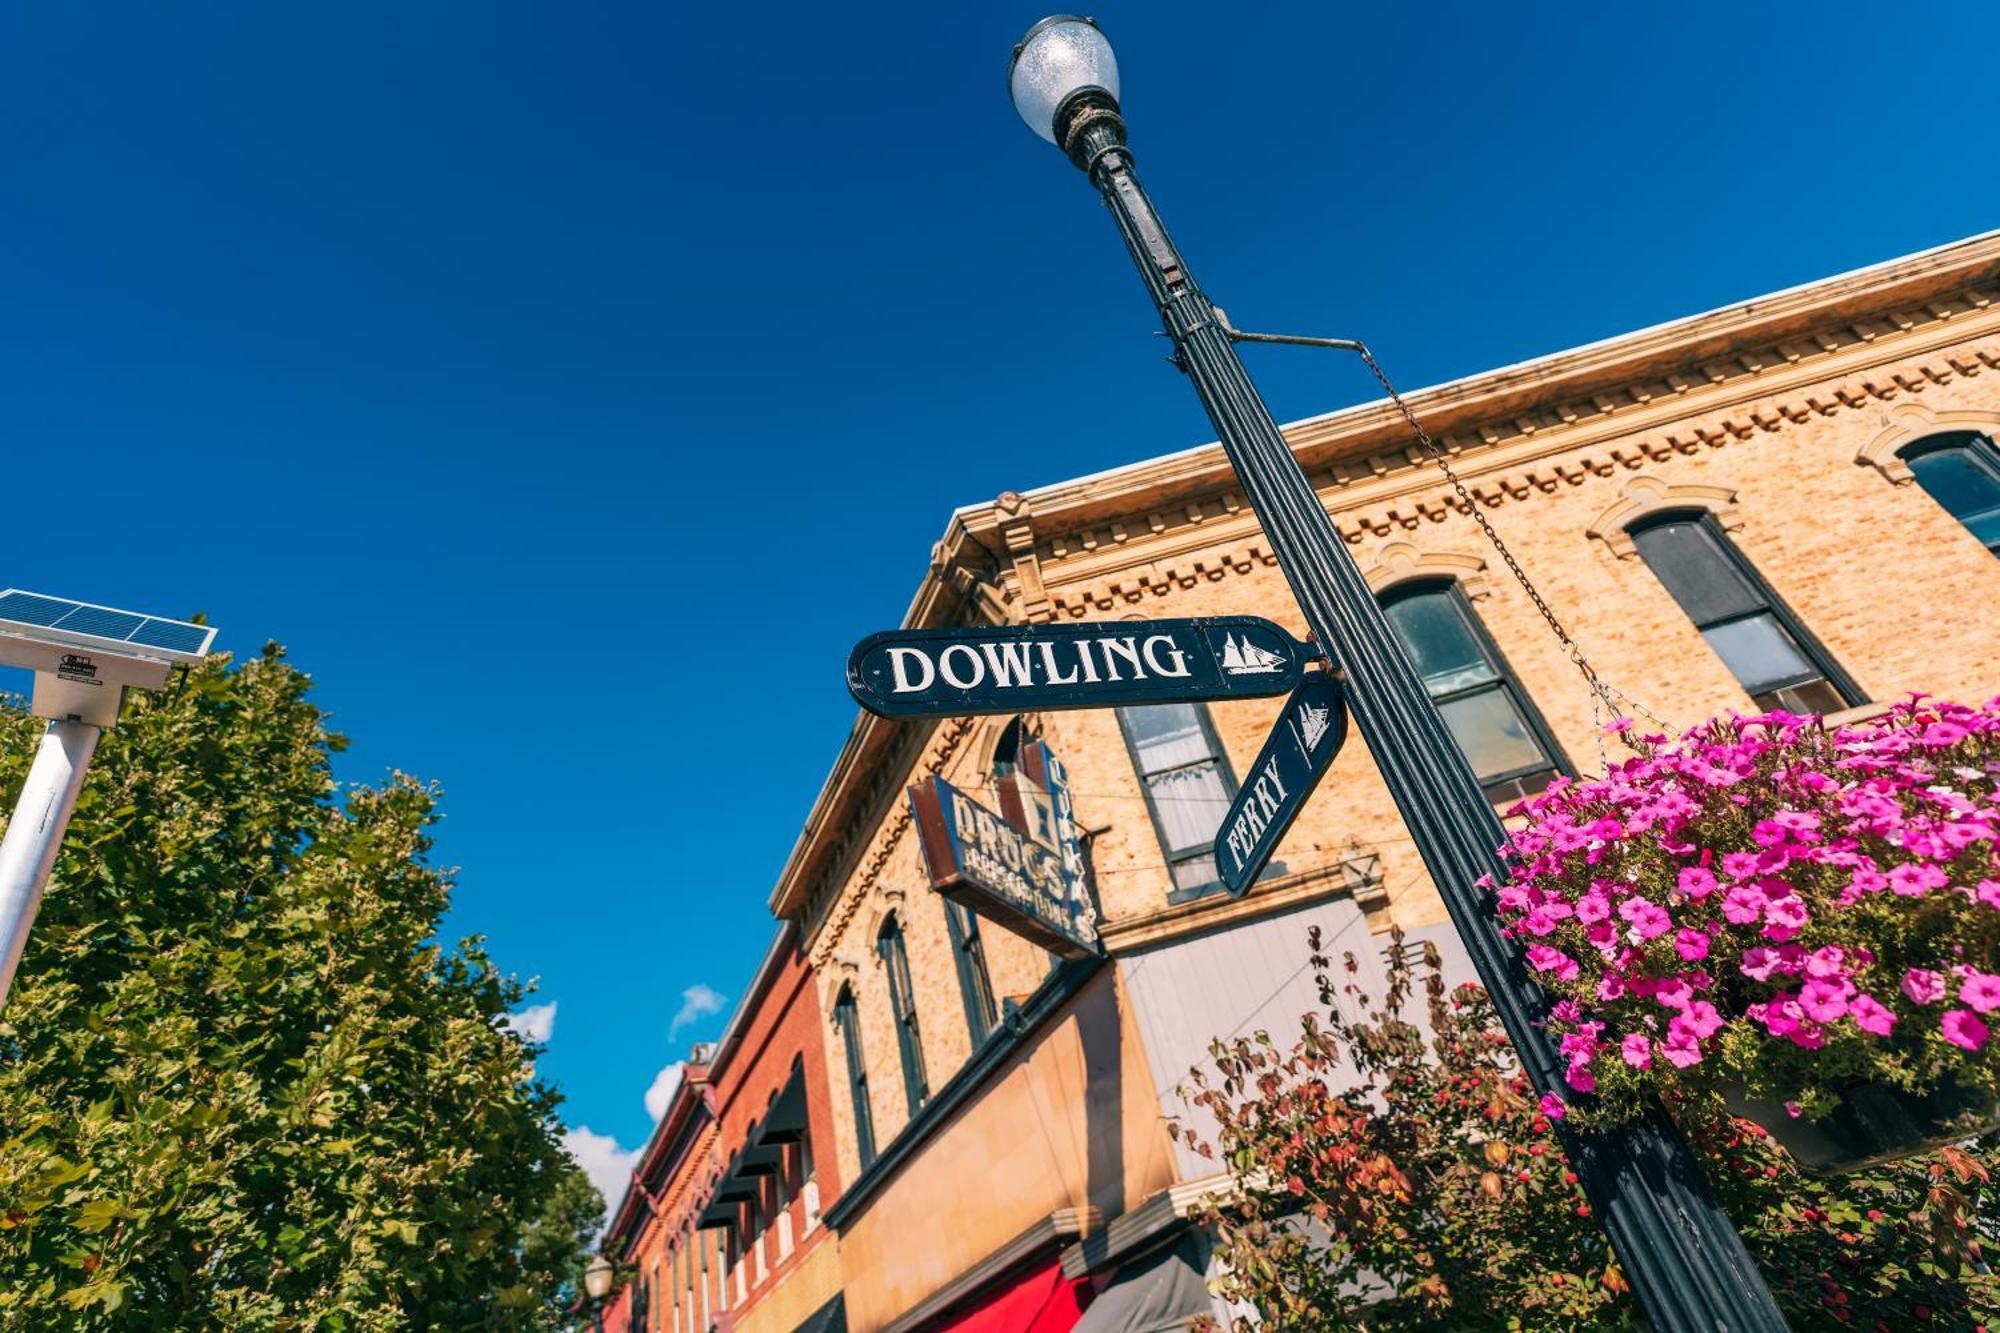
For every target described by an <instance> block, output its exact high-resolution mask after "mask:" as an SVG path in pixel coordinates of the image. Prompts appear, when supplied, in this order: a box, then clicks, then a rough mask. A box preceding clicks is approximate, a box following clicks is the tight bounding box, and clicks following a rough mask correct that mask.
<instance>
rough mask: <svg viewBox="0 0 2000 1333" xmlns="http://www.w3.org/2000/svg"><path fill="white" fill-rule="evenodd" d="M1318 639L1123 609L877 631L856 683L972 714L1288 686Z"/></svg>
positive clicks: (901, 703)
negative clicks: (1064, 619)
mask: <svg viewBox="0 0 2000 1333" xmlns="http://www.w3.org/2000/svg"><path fill="white" fill-rule="evenodd" d="M1309 655H1310V651H1309V650H1308V649H1307V648H1306V647H1304V646H1303V645H1301V644H1299V643H1297V642H1295V641H1294V640H1293V639H1292V636H1291V635H1289V634H1287V633H1286V632H1285V631H1284V630H1283V629H1282V628H1280V627H1279V626H1277V625H1275V624H1273V623H1272V622H1270V621H1268V620H1263V619H1260V618H1258V617H1256V616H1217V617H1213V618H1209V619H1200V620H1116V621H1100V622H1097V623H1094V624H1084V625H999V626H989V627H984V628H971V629H919V630H890V631H888V632H887V633H883V634H871V635H869V636H868V637H867V638H865V639H863V640H862V641H861V642H860V643H859V644H857V645H855V648H854V651H853V652H852V653H851V654H849V656H848V659H847V688H848V690H849V691H850V692H851V693H852V694H853V695H854V698H855V699H856V701H857V702H859V703H860V705H861V706H862V707H863V708H865V709H867V710H868V711H869V712H871V713H876V714H879V715H881V716H883V717H968V716H972V715H974V714H981V713H1025V712H1040V711H1047V710H1051V709H1062V708H1113V707H1119V706H1122V705H1126V704H1150V703H1192V702H1196V701H1200V700H1206V699H1225V698H1257V697H1262V696H1268V695H1273V694H1283V693H1284V692H1285V691H1287V690H1289V689H1291V688H1292V687H1293V686H1295V685H1297V684H1298V683H1299V677H1300V675H1301V674H1302V672H1303V669H1304V666H1305V661H1306V658H1307V657H1308V656H1309Z"/></svg>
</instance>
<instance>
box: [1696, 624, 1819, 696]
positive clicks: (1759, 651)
mask: <svg viewBox="0 0 2000 1333" xmlns="http://www.w3.org/2000/svg"><path fill="white" fill-rule="evenodd" d="M1701 636H1702V637H1703V638H1704V639H1707V640H1708V646H1709V647H1711V648H1713V649H1715V655H1716V656H1717V657H1720V658H1721V659H1722V660H1723V661H1724V662H1725V663H1727V664H1728V666H1729V669H1730V670H1731V671H1733V672H1735V673H1736V679H1738V680H1740V681H1742V682H1743V688H1744V689H1745V690H1747V691H1748V692H1750V693H1751V694H1758V693H1761V692H1763V691H1765V690H1769V689H1775V688H1776V687H1777V686H1779V685H1790V684H1793V683H1795V682H1797V681H1801V680H1807V679H1811V678H1814V677H1817V676H1818V675H1819V672H1818V671H1817V670H1815V669H1814V667H1813V664H1812V663H1811V662H1809V661H1807V660H1806V655H1805V654H1804V653H1802V652H1800V651H1799V646H1798V644H1796V643H1794V642H1793V641H1792V636H1791V635H1789V634H1787V633H1785V627H1784V626H1783V625H1780V624H1779V623H1778V621H1777V617H1775V616H1773V615H1772V614H1771V613H1770V612H1769V611H1765V612H1762V613H1760V614H1758V615H1754V616H1750V617H1747V618H1745V619H1743V620H1732V621H1729V622H1728V623H1727V624H1723V625H1710V626H1709V627H1708V628H1707V629H1705V630H1703V631H1702V632H1701Z"/></svg>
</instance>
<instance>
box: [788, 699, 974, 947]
mask: <svg viewBox="0 0 2000 1333" xmlns="http://www.w3.org/2000/svg"><path fill="white" fill-rule="evenodd" d="M977 725H978V719H977V718H970V717H957V718H950V719H948V720H946V721H944V722H941V723H939V724H938V726H937V728H936V730H935V731H934V732H933V733H932V736H931V740H932V744H931V746H930V747H929V753H928V754H927V755H925V757H924V758H923V760H922V769H923V772H925V773H927V774H932V773H942V772H943V771H944V768H945V766H946V765H947V764H949V763H950V762H951V759H952V756H953V755H955V754H957V753H958V750H959V747H960V746H961V745H963V744H964V742H965V738H966V737H967V736H969V735H971V734H972V732H973V731H974V730H975V729H976V727H977ZM907 771H908V770H907V769H905V768H903V767H900V766H896V765H892V764H885V765H883V766H882V767H881V768H879V769H878V770H877V771H876V774H875V781H874V782H873V783H872V784H871V791H874V792H876V793H877V795H876V798H875V799H874V800H872V801H870V802H869V807H870V808H871V809H875V808H878V807H879V806H880V805H881V802H882V800H883V799H884V798H885V797H886V798H887V799H891V800H896V804H895V807H894V811H893V813H890V812H888V811H880V812H879V813H876V814H874V815H873V817H870V818H867V819H865V820H864V821H857V822H855V823H853V824H850V825H849V827H848V833H847V834H846V837H845V838H844V839H843V843H845V842H846V841H848V840H852V839H854V837H855V834H856V833H862V834H865V835H867V836H866V838H865V839H864V840H863V845H866V846H869V847H871V849H872V850H870V851H868V852H867V853H866V860H865V862H863V864H862V866H861V869H860V870H859V871H858V873H856V874H855V875H854V876H853V878H852V879H851V880H850V879H849V878H848V877H847V875H846V874H845V872H846V870H847V868H848V859H847V858H846V857H845V856H844V855H835V856H834V857H833V858H832V859H831V860H830V861H829V862H828V863H827V869H826V870H825V872H824V873H825V876H826V879H825V881H824V882H823V883H822V884H820V885H818V886H816V887H815V888H814V890H813V893H812V897H813V899H814V900H818V899H819V898H820V897H821V895H822V894H826V895H828V897H827V902H826V912H825V914H824V919H823V920H821V921H820V922H819V923H818V924H817V926H812V925H811V923H809V935H808V939H809V947H810V948H811V950H812V958H813V966H815V967H824V966H826V965H827V964H828V963H829V962H831V961H832V959H833V956H834V951H835V950H836V949H838V948H839V947H840V941H841V937H842V936H843V935H844V934H845V933H846V931H847V926H848V923H849V922H850V921H851V920H853V918H854V914H855V913H856V912H858V911H859V910H860V909H861V905H862V904H863V903H865V902H867V901H868V900H869V898H870V896H871V895H872V894H873V892H874V890H875V886H876V885H877V884H878V883H880V882H881V879H882V872H883V871H884V870H885V869H886V868H887V867H888V865H889V861H890V858H892V857H893V856H895V854H896V848H897V846H898V844H900V843H901V842H902V840H903V835H904V834H905V833H906V832H908V831H909V827H910V808H909V804H908V803H907V802H904V801H901V800H899V799H896V798H898V797H900V795H901V789H902V787H903V785H904V784H903V777H904V775H905V773H906V772H907ZM892 787H893V788H894V789H895V790H893V791H891V790H888V789H889V788H892Z"/></svg>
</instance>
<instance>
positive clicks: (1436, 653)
mask: <svg viewBox="0 0 2000 1333" xmlns="http://www.w3.org/2000/svg"><path fill="white" fill-rule="evenodd" d="M1383 613H1384V614H1385V615H1387V616H1388V617H1389V624H1390V625H1391V626H1392V627H1393V628H1394V629H1395V631H1396V636H1397V637H1398V638H1400V639H1401V640H1402V641H1403V647H1404V648H1405V649H1406V650H1407V651H1408V652H1409V654H1410V656H1411V657H1412V658H1414V659H1415V660H1416V664H1417V671H1418V673H1419V674H1420V675H1422V676H1423V678H1424V684H1425V685H1426V686H1427V687H1429V689H1430V692H1431V693H1432V694H1433V695H1437V694H1444V693H1446V692H1448V691H1451V690H1457V689H1463V688H1465V687H1466V686H1468V685H1476V684H1478V683H1480V682H1481V681H1488V680H1493V679H1496V678H1497V677H1498V675H1499V673H1498V672H1496V671H1495V670H1494V669H1493V664H1492V663H1491V662H1489V661H1487V660H1486V654H1485V653H1484V652H1483V651H1482V650H1481V649H1480V646H1479V641H1478V640H1477V639H1475V638H1474V637H1473V636H1472V630H1471V628H1470V627H1469V626H1467V625H1466V623H1465V618H1464V617H1463V616H1461V615H1460V614H1459V613H1458V608H1457V607H1456V606H1454V605H1453V604H1452V596H1451V594H1450V593H1449V592H1448V591H1437V592H1426V593H1418V594H1417V595H1416V596H1414V597H1403V598H1399V599H1398V600H1396V601H1394V602H1391V603H1390V604H1389V605H1388V606H1386V607H1384V608H1383Z"/></svg>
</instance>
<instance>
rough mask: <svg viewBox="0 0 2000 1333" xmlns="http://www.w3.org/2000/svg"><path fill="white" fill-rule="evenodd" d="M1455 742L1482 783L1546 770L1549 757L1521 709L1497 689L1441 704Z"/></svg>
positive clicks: (1439, 707) (1441, 710)
mask: <svg viewBox="0 0 2000 1333" xmlns="http://www.w3.org/2000/svg"><path fill="white" fill-rule="evenodd" d="M1438 711H1439V712H1441V713H1443V714H1444V721H1445V725H1446V726H1448V727H1450V728H1451V736H1452V739H1453V740H1455V741H1457V742H1458V748H1459V749H1461V750H1463V751H1465V758H1466V762H1468V763H1470V764H1471V765H1472V771H1473V772H1475V773H1477V774H1478V775H1479V779H1480V781H1482V782H1486V781H1490V780H1492V779H1493V778H1496V777H1499V776H1500V775H1501V774H1503V773H1518V772H1520V771H1521V770H1523V769H1532V768H1543V767H1546V766H1547V765H1548V762H1549V758H1548V756H1547V755H1546V754H1544V753H1543V752H1542V746H1541V743H1540V742H1539V741H1537V740H1536V739H1535V734H1534V733H1533V732H1532V731H1530V730H1529V729H1528V723H1527V720H1526V719H1525V718H1523V717H1522V716H1521V710H1520V709H1518V708H1516V707H1515V706H1514V700H1513V699H1512V698H1511V697H1509V695H1508V693H1507V691H1506V690H1504V689H1501V688H1499V687H1498V686H1496V687H1494V688H1493V689H1490V690H1481V691H1480V692H1479V693H1477V694H1468V695H1463V696H1461V697H1459V698H1456V699H1450V700H1447V701H1446V702H1444V703H1442V704H1440V705H1438Z"/></svg>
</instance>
